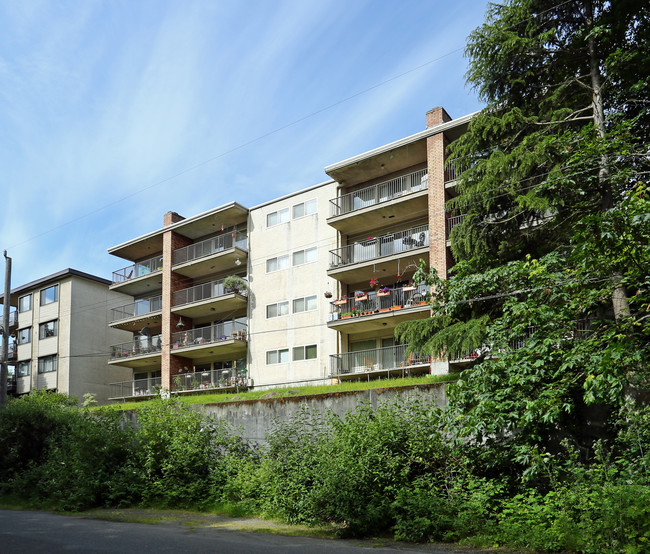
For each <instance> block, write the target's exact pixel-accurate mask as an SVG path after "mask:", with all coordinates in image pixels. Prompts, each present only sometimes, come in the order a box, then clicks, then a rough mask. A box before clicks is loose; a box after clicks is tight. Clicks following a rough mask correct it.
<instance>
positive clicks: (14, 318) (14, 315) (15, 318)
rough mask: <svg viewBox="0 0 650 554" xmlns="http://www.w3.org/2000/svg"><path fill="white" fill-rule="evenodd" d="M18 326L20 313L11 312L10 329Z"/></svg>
mask: <svg viewBox="0 0 650 554" xmlns="http://www.w3.org/2000/svg"><path fill="white" fill-rule="evenodd" d="M17 326H18V312H9V327H17Z"/></svg>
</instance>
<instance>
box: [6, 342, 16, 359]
mask: <svg viewBox="0 0 650 554" xmlns="http://www.w3.org/2000/svg"><path fill="white" fill-rule="evenodd" d="M17 356H18V347H17V345H16V343H15V342H10V343H9V344H8V346H7V359H8V360H15V359H16V357H17Z"/></svg>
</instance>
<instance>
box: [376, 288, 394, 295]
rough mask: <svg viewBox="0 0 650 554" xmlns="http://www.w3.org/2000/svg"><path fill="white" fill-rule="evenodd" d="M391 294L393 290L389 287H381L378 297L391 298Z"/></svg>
mask: <svg viewBox="0 0 650 554" xmlns="http://www.w3.org/2000/svg"><path fill="white" fill-rule="evenodd" d="M390 293H391V290H390V289H389V288H388V287H381V288H380V289H379V290H378V291H377V296H389V295H390Z"/></svg>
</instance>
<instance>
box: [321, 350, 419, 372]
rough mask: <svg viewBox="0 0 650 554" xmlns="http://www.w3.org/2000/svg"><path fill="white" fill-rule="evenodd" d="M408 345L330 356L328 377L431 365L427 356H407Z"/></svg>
mask: <svg viewBox="0 0 650 554" xmlns="http://www.w3.org/2000/svg"><path fill="white" fill-rule="evenodd" d="M407 347H408V345H405V344H400V345H397V346H389V347H387V348H374V349H372V350H359V351H358V352H346V353H344V354H334V355H331V356H330V375H332V376H337V375H350V374H353V373H370V372H373V371H382V370H383V371H387V370H388V371H389V370H395V369H406V368H411V367H414V366H422V365H426V364H430V363H431V358H430V357H428V356H419V355H415V354H407V353H406V349H407Z"/></svg>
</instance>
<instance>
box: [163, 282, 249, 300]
mask: <svg viewBox="0 0 650 554" xmlns="http://www.w3.org/2000/svg"><path fill="white" fill-rule="evenodd" d="M223 281H224V280H223V279H219V280H217V281H211V282H210V283H203V284H201V285H196V286H194V287H190V288H188V289H183V290H178V291H176V292H175V293H174V306H182V305H184V304H191V303H192V302H200V301H201V300H208V299H210V298H218V297H219V296H225V295H226V294H231V293H233V292H235V291H233V290H232V289H229V288H226V287H224V285H223ZM236 292H237V293H238V294H241V295H242V296H247V295H248V291H247V290H239V291H236Z"/></svg>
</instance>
